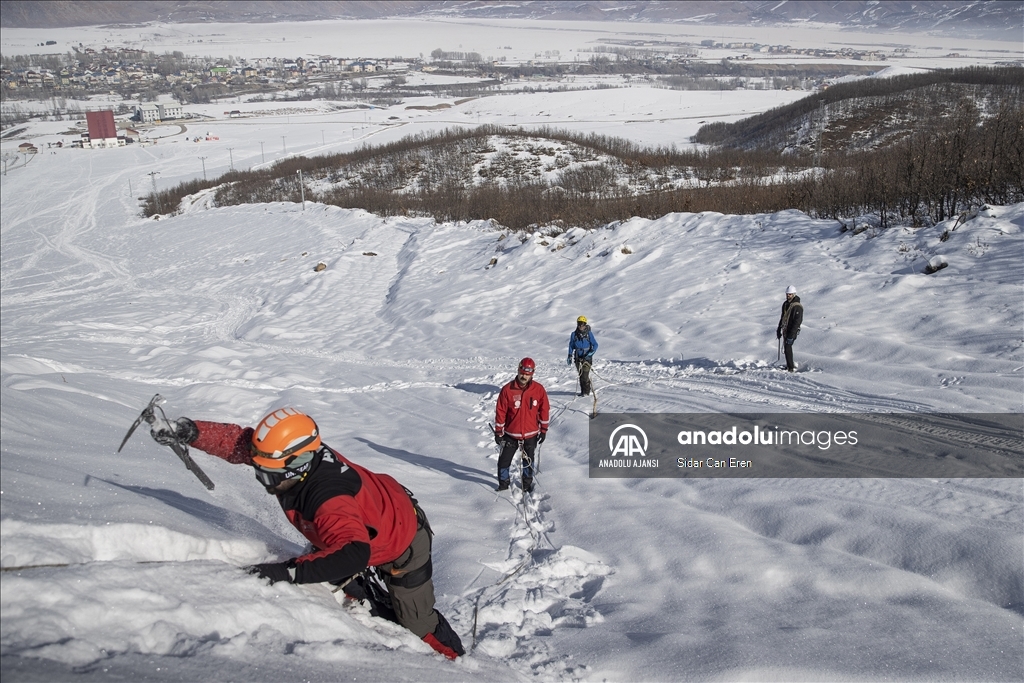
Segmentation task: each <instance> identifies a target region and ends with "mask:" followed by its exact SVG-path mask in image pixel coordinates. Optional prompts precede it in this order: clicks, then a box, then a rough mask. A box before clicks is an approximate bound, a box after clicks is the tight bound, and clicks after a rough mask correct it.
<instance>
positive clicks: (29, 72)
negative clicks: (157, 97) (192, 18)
mask: <svg viewBox="0 0 1024 683" xmlns="http://www.w3.org/2000/svg"><path fill="white" fill-rule="evenodd" d="M50 42H53V41H50ZM52 57H54V58H57V59H60V60H61V61H64V62H68V63H67V64H65V65H62V66H59V67H56V66H51V67H41V66H36V67H25V68H16V67H15V68H12V66H10V65H9V63H10V62H11V61H13V60H9V59H6V58H5V59H4V66H3V68H2V69H0V83H2V87H3V89H4V90H5V91H6V92H8V93H10V92H12V91H17V90H19V89H31V88H40V87H41V88H48V89H53V90H67V89H84V90H109V89H111V88H116V87H118V86H122V85H125V84H135V85H137V86H139V87H141V86H145V85H147V84H154V85H157V86H159V85H179V84H183V85H192V86H195V85H205V84H212V83H224V84H236V85H242V84H247V83H270V82H272V81H277V82H282V83H287V82H288V81H289V80H291V79H302V78H309V77H313V76H319V75H322V74H329V73H336V74H342V73H350V74H352V73H370V72H378V71H390V70H396V71H404V70H407V69H409V62H408V61H396V60H390V59H346V58H335V57H316V58H312V57H311V58H303V57H297V58H295V59H277V58H266V59H244V58H236V59H231V60H223V59H217V60H211V61H210V62H209V63H204V60H202V59H199V58H195V57H186V56H185V55H183V54H182V53H180V52H177V53H173V54H169V55H168V54H165V55H156V54H154V53H150V52H147V51H146V50H138V49H133V48H120V49H113V48H109V47H104V48H101V49H99V50H96V49H93V48H91V47H76V48H75V49H74V50H73V52H72V53H69V55H68V56H60V55H54V56H52ZM50 61H52V59H51V60H50Z"/></svg>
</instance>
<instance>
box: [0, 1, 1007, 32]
mask: <svg viewBox="0 0 1024 683" xmlns="http://www.w3.org/2000/svg"><path fill="white" fill-rule="evenodd" d="M0 5H2V8H3V11H2V13H0V17H2V25H3V26H4V27H61V26H83V25H95V24H105V23H134V22H144V21H169V22H181V23H192V22H204V21H228V22H238V21H241V22H274V21H311V20H318V19H337V18H346V19H379V18H383V17H429V16H433V17H462V18H473V17H478V18H489V19H499V18H500V19H507V18H528V19H551V20H583V21H627V22H686V23H695V24H701V23H703V24H711V25H723V24H724V25H747V26H757V25H764V26H784V25H787V24H792V25H798V24H806V23H808V22H813V23H818V24H832V25H838V26H842V27H845V28H856V29H874V30H881V31H939V32H942V33H948V34H950V35H989V36H990V37H991V36H995V35H1001V36H1004V37H1006V38H1007V39H1013V38H1014V37H1016V38H1019V37H1020V28H1021V26H1022V23H1024V5H1022V4H1021V3H1019V2H996V1H991V0H989V1H964V2H951V1H943V0H923V1H917V2H912V1H910V0H883V1H881V2H879V1H875V0H840V1H839V2H830V1H825V0H812V1H803V0H802V1H801V2H788V1H787V0H781V1H780V0H770V1H767V2H765V1H763V0H718V1H716V2H668V1H659V0H654V1H652V2H638V1H636V0H630V1H626V2H616V1H613V0H582V1H581V2H571V3H569V2H558V1H557V0H511V1H507V2H481V1H469V2H454V1H450V0H449V1H431V0H427V1H422V2H416V1H410V0H405V1H399V2H387V3H380V2H365V1H360V0H335V1H331V0H290V1H289V2H271V1H257V2H246V3H236V2H192V1H184V2H180V1H173V0H151V1H149V2H137V3H130V4H126V3H122V2H103V1H100V2H94V1H91V0H90V1H88V2H86V1H84V0H70V1H65V2H24V1H20V0H4V2H2V3H0ZM1014 31H1016V33H1014Z"/></svg>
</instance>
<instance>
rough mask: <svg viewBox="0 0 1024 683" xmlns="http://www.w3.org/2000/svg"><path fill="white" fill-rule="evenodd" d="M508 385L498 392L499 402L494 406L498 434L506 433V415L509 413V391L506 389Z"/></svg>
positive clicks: (495, 425) (495, 428)
mask: <svg viewBox="0 0 1024 683" xmlns="http://www.w3.org/2000/svg"><path fill="white" fill-rule="evenodd" d="M507 388H508V385H506V386H503V387H502V388H501V392H500V393H499V394H498V404H497V405H496V406H495V408H494V432H495V434H497V435H498V436H501V435H502V434H504V433H505V416H506V415H508V393H509V392H507V391H505V389H507Z"/></svg>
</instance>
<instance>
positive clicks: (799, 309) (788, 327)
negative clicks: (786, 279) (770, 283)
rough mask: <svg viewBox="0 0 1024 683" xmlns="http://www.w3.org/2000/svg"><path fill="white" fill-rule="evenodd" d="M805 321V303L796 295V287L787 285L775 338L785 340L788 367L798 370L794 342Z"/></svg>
mask: <svg viewBox="0 0 1024 683" xmlns="http://www.w3.org/2000/svg"><path fill="white" fill-rule="evenodd" d="M803 321H804V305H803V304H802V303H800V297H798V296H797V295H796V287H794V286H793V285H790V286H789V287H786V300H785V302H783V304H782V316H781V317H780V318H779V326H778V327H777V328H776V329H775V338H776V339H782V340H783V348H784V349H785V350H786V369H787V370H789V371H790V372H796V363H794V362H793V342H795V341H796V337H797V335H798V334H800V324H801V323H803Z"/></svg>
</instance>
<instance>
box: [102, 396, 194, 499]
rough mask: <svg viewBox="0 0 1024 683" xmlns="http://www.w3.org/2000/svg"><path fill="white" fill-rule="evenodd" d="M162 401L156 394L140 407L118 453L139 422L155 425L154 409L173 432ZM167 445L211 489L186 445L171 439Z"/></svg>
mask: <svg viewBox="0 0 1024 683" xmlns="http://www.w3.org/2000/svg"><path fill="white" fill-rule="evenodd" d="M163 402H164V397H163V396H161V395H160V394H156V395H155V396H153V398H151V399H150V400H149V404H147V405H146V407H145V408H143V409H142V412H141V413H140V414H139V416H138V417H137V418H135V422H134V423H132V426H131V429H129V430H128V433H127V434H125V435H124V439H122V440H121V445H120V446H119V447H118V449H117V452H118V453H120V452H121V449H122V448H124V445H125V444H126V443H128V439H129V438H131V435H132V434H134V433H135V430H136V429H137V428H138V426H139V425H140V424H142V423H143V422H148V423H149V424H150V425H151V426H155V425H156V420H157V417H156V412H155V410H159V411H160V419H161V420H163V421H164V425H166V426H167V428H168V430H169V431H170V432H171V433H172V434H173V433H174V425H172V424H171V421H170V420H168V419H167V414H166V413H165V412H164V409H163V408H161V407H160V404H161V403H163ZM154 409H155V410H154ZM168 446H170V447H171V450H172V451H174V454H175V455H177V456H178V457H179V458H181V461H182V462H183V463H185V467H186V468H188V470H189V471H190V472H192V474H194V475H196V477H197V478H198V479H199V481H201V482H203V486H205V487H206V488H207V489H209V490H210V491H212V490H213V481H211V479H210V478H209V477H208V476H206V472H203V470H202V469H200V467H199V465H197V464H196V462H195V460H193V459H192V456H191V455H189V454H188V446H187V445H186V444H183V443H178V442H177V441H172V442H171V443H169V444H168Z"/></svg>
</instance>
